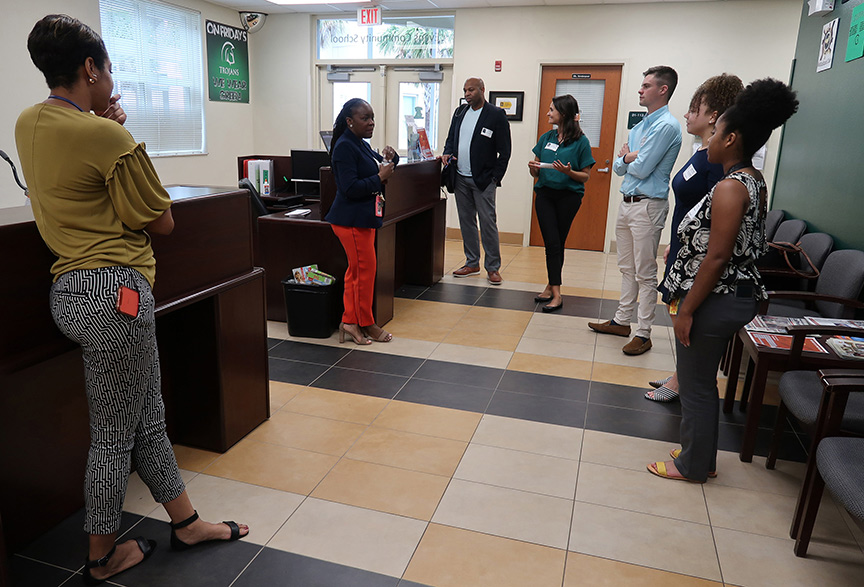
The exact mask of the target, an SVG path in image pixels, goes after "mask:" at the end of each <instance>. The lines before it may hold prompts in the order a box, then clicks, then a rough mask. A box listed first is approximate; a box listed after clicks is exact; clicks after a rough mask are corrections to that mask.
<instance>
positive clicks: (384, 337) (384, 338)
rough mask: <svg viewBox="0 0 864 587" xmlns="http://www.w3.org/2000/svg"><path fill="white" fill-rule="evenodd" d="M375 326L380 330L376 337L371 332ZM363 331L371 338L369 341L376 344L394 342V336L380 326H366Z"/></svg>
mask: <svg viewBox="0 0 864 587" xmlns="http://www.w3.org/2000/svg"><path fill="white" fill-rule="evenodd" d="M373 326H374V327H375V328H377V329H378V331H379V332H378V336H374V335H373V334H372V333H370V332H369V329H370V328H372V327H373ZM361 330H362V332H363V334H365V335H366V336H367V337H368V338H369V340H374V341H375V342H390V341H391V340H393V335H392V334H390V333H389V332H387V331H386V330H384V329H383V328H381V327H380V326H378V325H377V324H370V325H369V326H364V327H363V328H362V329H361Z"/></svg>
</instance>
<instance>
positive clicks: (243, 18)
mask: <svg viewBox="0 0 864 587" xmlns="http://www.w3.org/2000/svg"><path fill="white" fill-rule="evenodd" d="M265 20H267V15H266V14H264V13H263V12H241V13H240V24H242V25H243V29H244V30H247V31H249V32H250V33H254V32H257V31H260V30H261V27H263V26H264V21H265Z"/></svg>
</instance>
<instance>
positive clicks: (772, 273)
mask: <svg viewBox="0 0 864 587" xmlns="http://www.w3.org/2000/svg"><path fill="white" fill-rule="evenodd" d="M797 244H798V245H799V246H800V247H801V253H790V254H789V255H788V256H787V258H786V259H785V260H786V261H787V263H786V266H785V267H779V268H769V267H762V268H760V269H759V274H760V275H762V281H763V283H764V284H765V287H766V289H769V290H776V291H780V290H782V291H813V288H814V287H815V286H816V279H817V278H818V277H819V273H820V272H821V271H822V267H823V265H825V260H826V259H827V258H828V255H829V254H830V253H831V251H833V250H834V239H833V238H832V237H831V235H830V234H826V233H824V232H809V233H807V234H804V235H802V236H801V240H800V241H798V243H797Z"/></svg>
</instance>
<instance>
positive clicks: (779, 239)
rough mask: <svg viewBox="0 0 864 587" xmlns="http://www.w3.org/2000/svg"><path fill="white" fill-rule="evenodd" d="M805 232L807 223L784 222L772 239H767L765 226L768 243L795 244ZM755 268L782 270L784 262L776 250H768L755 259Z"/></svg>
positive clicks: (800, 221)
mask: <svg viewBox="0 0 864 587" xmlns="http://www.w3.org/2000/svg"><path fill="white" fill-rule="evenodd" d="M766 220H767V218H766ZM805 232H807V223H806V222H804V221H803V220H794V219H793V220H784V221H783V222H781V223H780V226H778V227H777V231H776V232H775V233H774V237H773V238H768V231H767V225H766V231H765V238H766V240H768V242H775V243H792V244H795V243H797V242H798V241H799V240H801V237H802V236H803V235H804V233H805ZM756 267H758V268H759V269H760V270H761V269H762V268H763V267H771V268H778V269H782V268H785V267H786V261H784V260H783V256H782V255H781V254H780V252H779V251H778V250H777V249H774V248H769V249H768V252H767V253H765V254H764V255H762V256H761V257H759V258H758V259H756Z"/></svg>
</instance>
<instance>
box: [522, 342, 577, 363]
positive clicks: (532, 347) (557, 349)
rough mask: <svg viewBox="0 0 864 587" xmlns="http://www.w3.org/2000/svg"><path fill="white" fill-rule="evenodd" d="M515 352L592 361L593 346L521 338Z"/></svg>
mask: <svg viewBox="0 0 864 587" xmlns="http://www.w3.org/2000/svg"><path fill="white" fill-rule="evenodd" d="M516 352H518V353H522V354H527V355H539V356H544V357H558V358H559V359H576V360H577V361H592V360H594V345H593V344H580V343H577V342H565V341H560V340H545V339H540V338H523V339H522V342H520V343H519V346H518V347H516Z"/></svg>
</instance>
